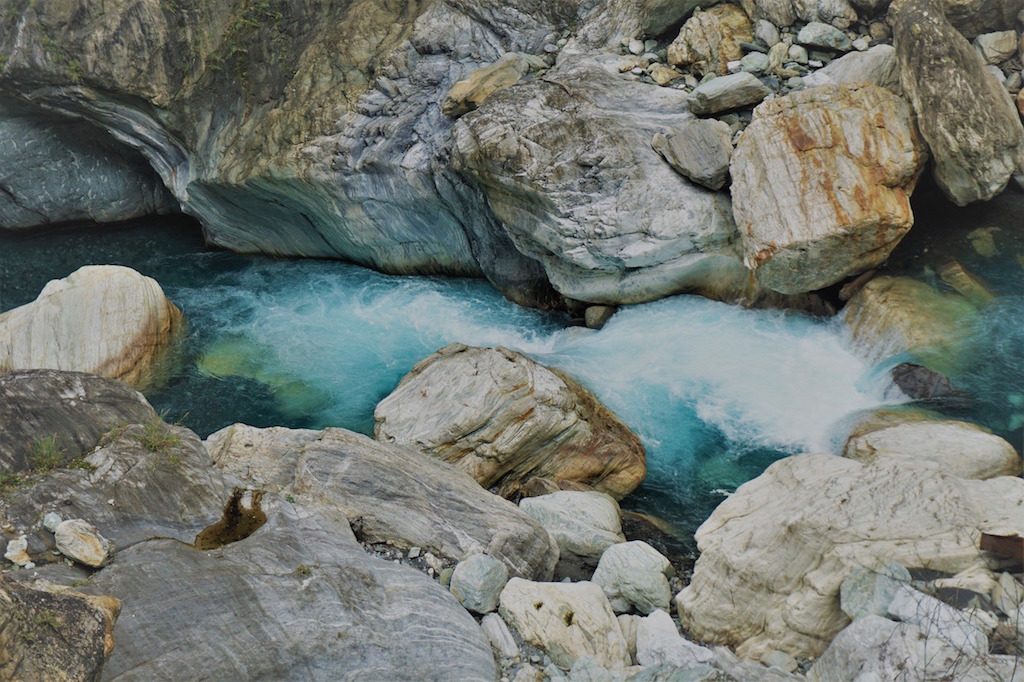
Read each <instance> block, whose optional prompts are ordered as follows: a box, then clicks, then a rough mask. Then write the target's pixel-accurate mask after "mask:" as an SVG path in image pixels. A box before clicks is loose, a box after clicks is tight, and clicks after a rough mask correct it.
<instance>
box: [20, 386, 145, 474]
mask: <svg viewBox="0 0 1024 682" xmlns="http://www.w3.org/2000/svg"><path fill="white" fill-rule="evenodd" d="M150 419H156V413H155V412H154V411H153V408H152V407H150V406H149V403H147V402H146V399H145V398H143V397H142V394H140V393H138V392H137V391H135V390H133V389H131V388H129V387H128V386H126V385H124V384H122V383H120V382H118V381H112V380H109V379H101V378H99V377H96V376H92V375H89V374H79V373H77V372H59V371H54V370H29V371H18V372H11V373H8V374H0V471H6V472H13V471H22V470H24V469H29V468H34V467H35V466H36V462H35V461H34V458H33V454H37V455H38V452H36V451H37V450H38V449H40V448H42V447H44V446H43V445H42V440H41V439H44V438H52V439H53V447H54V449H55V452H57V453H59V455H60V456H59V458H58V460H57V461H56V463H57V464H64V463H66V462H68V461H71V460H73V459H76V458H78V457H82V456H83V455H85V454H88V453H89V452H90V451H91V450H92V449H93V448H94V447H95V446H96V444H97V443H99V441H100V438H101V437H102V436H103V435H104V434H105V433H107V432H108V431H110V430H111V429H113V428H115V427H118V426H121V425H122V424H138V423H144V422H146V421H148V420H150Z"/></svg>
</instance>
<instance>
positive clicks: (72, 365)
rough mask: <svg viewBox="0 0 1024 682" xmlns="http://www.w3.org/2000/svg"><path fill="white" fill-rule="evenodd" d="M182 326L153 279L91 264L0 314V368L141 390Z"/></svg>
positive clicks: (179, 316)
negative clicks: (105, 380)
mask: <svg viewBox="0 0 1024 682" xmlns="http://www.w3.org/2000/svg"><path fill="white" fill-rule="evenodd" d="M181 324H182V316H181V311H179V310H178V309H177V308H176V307H175V306H174V304H173V303H171V302H170V301H168V300H167V299H166V298H165V297H164V293H163V290H162V289H161V288H160V285H159V284H157V283H156V281H155V280H152V279H150V278H149V277H144V276H142V275H140V274H139V273H137V272H135V271H134V270H132V269H130V268H125V267H120V266H115V265H90V266H86V267H83V268H79V269H78V270H76V271H75V272H73V273H72V274H71V275H69V276H68V277H66V278H64V279H57V280H53V281H51V282H49V283H48V284H47V285H46V286H45V287H44V288H43V290H42V292H40V294H39V296H38V297H37V298H36V300H35V301H33V302H32V303H29V304H27V305H23V306H21V307H20V308H15V309H14V310H10V311H8V312H6V313H3V314H0V369H7V370H11V369H60V370H71V371H77V372H89V373H91V374H98V375H100V376H104V377H109V378H112V379H121V380H123V381H126V382H128V383H131V384H135V385H144V384H146V383H149V382H151V381H153V380H154V379H155V378H156V377H155V376H154V372H155V371H156V370H157V364H158V363H159V362H160V360H161V359H162V357H163V356H164V354H165V353H166V352H167V351H168V350H169V348H170V346H171V343H172V342H173V341H174V338H175V334H176V333H177V332H178V331H179V329H180V327H181Z"/></svg>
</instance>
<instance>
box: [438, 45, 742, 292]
mask: <svg viewBox="0 0 1024 682" xmlns="http://www.w3.org/2000/svg"><path fill="white" fill-rule="evenodd" d="M686 101H687V95H686V93H685V92H682V91H679V90H674V89H671V88H661V87H657V86H655V85H650V84H644V83H640V82H634V81H626V80H623V79H622V78H621V77H620V76H619V74H618V72H617V69H616V68H615V67H614V65H613V64H609V65H608V68H605V67H604V66H603V65H602V63H599V62H596V61H594V60H591V59H588V58H586V57H583V56H580V55H577V56H576V57H575V58H571V59H570V58H565V59H562V60H561V63H560V64H559V66H557V67H556V68H555V69H552V70H551V71H548V72H547V73H546V74H545V76H544V78H543V79H538V80H534V81H531V82H527V83H520V84H519V85H516V86H514V87H511V88H507V89H505V90H502V91H500V92H497V93H495V94H494V95H492V96H491V97H490V98H489V99H488V100H487V103H486V104H485V105H484V106H483V107H481V108H480V109H478V110H476V111H474V112H471V113H469V114H467V115H465V116H463V117H462V118H461V119H459V121H458V123H457V124H456V128H455V133H454V135H455V143H454V145H455V150H454V157H453V164H454V166H455V167H456V168H457V169H458V170H459V171H460V172H461V173H462V174H463V175H464V176H465V177H466V178H468V179H469V180H471V181H473V182H475V183H477V184H478V185H479V186H480V187H482V188H483V191H484V193H485V195H486V197H487V201H488V204H489V205H490V207H491V209H492V210H493V212H494V214H495V215H496V216H497V218H498V219H499V220H500V221H501V223H502V225H503V226H504V229H505V230H506V231H507V233H508V236H509V237H510V238H511V239H512V241H513V242H514V243H515V244H516V246H517V248H518V249H519V250H520V251H522V252H523V253H525V254H527V255H528V256H531V257H533V258H536V259H537V260H539V261H540V262H541V263H542V264H543V265H544V268H545V270H546V272H547V276H548V278H549V279H550V281H551V283H552V285H553V286H554V287H555V289H557V290H558V291H559V292H560V293H562V294H564V295H565V296H569V297H571V298H574V299H577V300H581V301H588V302H591V303H616V304H617V303H636V302H641V301H648V300H652V299H655V298H660V297H662V296H666V295H669V294H673V293H678V292H682V291H697V292H700V291H702V290H704V289H707V288H710V287H712V286H713V285H714V284H715V283H716V281H717V278H719V277H721V275H720V273H721V272H722V271H723V270H727V271H728V272H729V277H732V271H731V270H729V268H730V267H731V266H732V265H733V264H734V263H735V255H734V251H733V249H732V242H733V240H734V236H735V228H734V225H733V222H732V212H731V210H730V206H729V199H728V197H726V196H724V195H721V194H717V193H715V192H711V191H709V190H707V189H705V188H703V187H698V186H696V185H694V184H691V183H690V182H688V181H687V180H686V179H685V178H683V177H682V176H680V175H678V174H677V173H676V172H675V171H673V169H672V168H671V167H670V166H669V164H667V163H665V161H664V160H662V158H661V157H660V156H658V154H657V153H656V152H655V151H654V150H653V149H652V148H651V145H650V140H651V138H652V137H653V135H654V134H656V133H663V132H667V131H668V130H670V129H671V128H673V127H675V126H676V125H678V124H681V123H682V122H683V121H685V120H687V119H688V118H689V115H688V114H687V113H685V112H686Z"/></svg>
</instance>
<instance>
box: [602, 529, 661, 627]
mask: <svg viewBox="0 0 1024 682" xmlns="http://www.w3.org/2000/svg"><path fill="white" fill-rule="evenodd" d="M673 573H674V571H673V569H672V565H671V564H670V563H669V561H668V559H666V558H665V557H664V556H662V555H661V554H660V553H659V552H658V550H656V549H654V548H653V547H651V546H650V545H648V544H647V543H646V542H643V541H641V540H634V541H633V542H624V543H621V544H617V545H612V546H611V547H609V548H608V549H606V550H604V553H602V554H601V559H600V560H599V561H598V564H597V570H596V571H594V577H593V578H591V580H593V581H594V582H595V583H597V584H598V585H600V586H601V589H603V590H604V593H605V595H606V596H607V597H608V601H609V602H610V603H611V605H612V609H613V610H614V611H615V612H616V613H623V612H625V611H629V610H630V608H632V607H635V608H636V610H637V611H639V612H640V613H643V614H648V613H651V612H652V611H654V610H655V609H662V610H664V611H668V610H669V609H670V608H671V600H672V591H671V589H670V588H669V584H668V578H669V576H670V575H672V574H673Z"/></svg>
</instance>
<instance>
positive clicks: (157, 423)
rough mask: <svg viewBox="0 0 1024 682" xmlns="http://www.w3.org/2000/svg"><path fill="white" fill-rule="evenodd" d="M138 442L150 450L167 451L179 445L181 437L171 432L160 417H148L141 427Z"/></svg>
mask: <svg viewBox="0 0 1024 682" xmlns="http://www.w3.org/2000/svg"><path fill="white" fill-rule="evenodd" d="M139 443H140V444H141V445H142V447H144V448H146V449H147V450H149V451H150V452H160V453H162V452H167V451H168V450H170V449H171V448H174V447H177V446H179V445H181V437H180V436H178V435H176V434H174V433H172V432H171V430H170V428H169V427H168V426H167V424H164V423H163V421H162V420H160V419H150V420H149V421H148V422H146V423H145V424H144V425H143V427H142V433H141V434H140V435H139Z"/></svg>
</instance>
